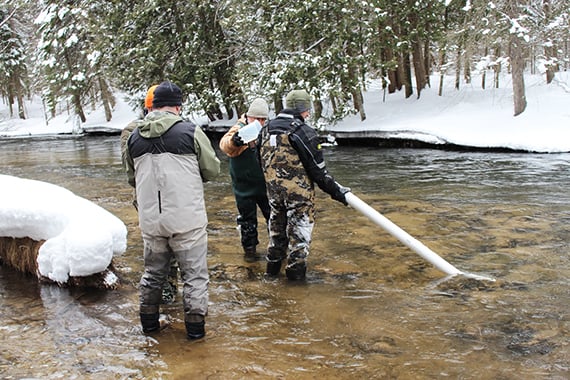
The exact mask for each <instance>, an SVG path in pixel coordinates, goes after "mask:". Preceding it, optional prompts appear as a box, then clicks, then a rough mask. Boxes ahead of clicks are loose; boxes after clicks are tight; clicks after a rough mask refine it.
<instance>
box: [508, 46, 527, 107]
mask: <svg viewBox="0 0 570 380" xmlns="http://www.w3.org/2000/svg"><path fill="white" fill-rule="evenodd" d="M511 38H512V40H513V41H511V65H512V78H513V98H514V99H513V100H514V106H515V113H514V115H515V116H517V115H520V114H521V113H523V112H524V110H525V109H526V95H525V88H524V59H523V57H522V54H521V47H520V43H519V41H517V40H515V39H516V37H515V36H513V37H511Z"/></svg>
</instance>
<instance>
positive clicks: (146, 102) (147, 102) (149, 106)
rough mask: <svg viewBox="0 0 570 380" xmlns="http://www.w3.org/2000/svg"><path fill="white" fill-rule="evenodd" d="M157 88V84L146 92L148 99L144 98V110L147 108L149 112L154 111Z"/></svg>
mask: <svg viewBox="0 0 570 380" xmlns="http://www.w3.org/2000/svg"><path fill="white" fill-rule="evenodd" d="M156 87H158V85H157V84H155V85H153V86H150V88H149V89H148V91H147V92H146V98H144V108H146V109H147V110H149V111H150V110H151V109H152V99H153V98H154V89H155V88H156Z"/></svg>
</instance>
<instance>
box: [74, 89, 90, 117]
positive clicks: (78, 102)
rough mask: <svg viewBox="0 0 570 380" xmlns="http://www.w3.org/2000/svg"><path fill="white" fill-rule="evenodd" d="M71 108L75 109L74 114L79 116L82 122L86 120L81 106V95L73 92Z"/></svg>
mask: <svg viewBox="0 0 570 380" xmlns="http://www.w3.org/2000/svg"><path fill="white" fill-rule="evenodd" d="M73 108H74V109H75V114H76V115H77V116H79V119H80V120H81V122H82V123H85V122H86V121H87V118H86V117H85V112H83V106H82V105H81V96H80V95H79V94H73Z"/></svg>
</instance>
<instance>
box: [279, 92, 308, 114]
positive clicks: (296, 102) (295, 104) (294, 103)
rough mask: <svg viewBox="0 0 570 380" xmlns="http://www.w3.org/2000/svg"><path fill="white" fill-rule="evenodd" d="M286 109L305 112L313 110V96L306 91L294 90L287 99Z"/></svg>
mask: <svg viewBox="0 0 570 380" xmlns="http://www.w3.org/2000/svg"><path fill="white" fill-rule="evenodd" d="M285 107H287V108H292V109H296V110H297V111H299V112H305V111H308V110H310V109H311V95H309V93H308V92H307V91H305V90H293V91H291V92H290V93H288V94H287V97H286V98H285Z"/></svg>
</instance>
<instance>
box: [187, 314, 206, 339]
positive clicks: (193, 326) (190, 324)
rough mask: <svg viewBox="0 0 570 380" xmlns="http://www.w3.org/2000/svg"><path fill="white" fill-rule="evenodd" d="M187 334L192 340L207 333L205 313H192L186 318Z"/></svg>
mask: <svg viewBox="0 0 570 380" xmlns="http://www.w3.org/2000/svg"><path fill="white" fill-rule="evenodd" d="M184 324H185V325H186V336H187V337H188V339H190V340H195V339H200V338H203V337H204V336H205V335H206V328H205V326H206V321H205V320H204V316H203V315H198V314H190V315H188V316H187V317H186V318H184Z"/></svg>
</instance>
